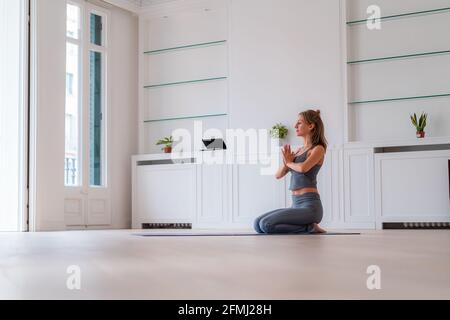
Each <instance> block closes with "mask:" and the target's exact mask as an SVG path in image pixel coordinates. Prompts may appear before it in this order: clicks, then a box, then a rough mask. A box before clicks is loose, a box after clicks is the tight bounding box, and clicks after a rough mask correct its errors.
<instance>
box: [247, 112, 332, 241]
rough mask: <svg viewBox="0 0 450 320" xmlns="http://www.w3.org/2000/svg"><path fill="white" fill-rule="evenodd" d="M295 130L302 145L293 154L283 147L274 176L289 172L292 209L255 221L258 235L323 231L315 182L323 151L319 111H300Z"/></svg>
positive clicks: (324, 142)
mask: <svg viewBox="0 0 450 320" xmlns="http://www.w3.org/2000/svg"><path fill="white" fill-rule="evenodd" d="M295 129H296V132H297V136H299V137H302V138H303V141H304V144H303V145H304V146H303V148H300V149H299V150H297V151H296V152H292V151H291V147H290V146H289V145H285V146H283V148H282V154H283V165H282V166H281V167H280V168H279V169H278V171H277V173H276V175H275V177H276V178H277V179H281V178H283V177H284V176H285V175H286V174H287V173H288V172H290V173H291V183H290V187H289V189H290V190H291V191H292V207H291V208H284V209H277V210H274V211H270V212H267V213H265V214H263V215H261V216H259V217H258V218H256V220H255V223H254V228H255V230H256V231H257V232H258V233H323V232H326V231H325V230H323V229H322V228H320V227H319V223H320V221H322V216H323V208H322V202H321V200H320V195H319V192H318V190H317V179H316V177H317V173H318V172H319V170H320V168H321V166H322V165H323V162H324V158H325V152H326V148H327V141H326V139H325V133H324V125H323V122H322V119H321V117H320V111H319V110H317V111H314V110H307V111H304V112H301V113H300V114H299V117H298V120H297V123H296V124H295Z"/></svg>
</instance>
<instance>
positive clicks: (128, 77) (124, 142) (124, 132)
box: [109, 8, 138, 228]
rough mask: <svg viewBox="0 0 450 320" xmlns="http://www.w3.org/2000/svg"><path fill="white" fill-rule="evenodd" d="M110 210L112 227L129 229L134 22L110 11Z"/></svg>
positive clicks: (134, 135)
mask: <svg viewBox="0 0 450 320" xmlns="http://www.w3.org/2000/svg"><path fill="white" fill-rule="evenodd" d="M110 32H111V35H112V37H111V38H110V39H109V41H110V48H109V58H110V61H109V62H110V70H111V72H110V77H109V83H110V90H111V94H110V98H111V99H110V101H109V103H110V107H111V116H112V124H111V125H112V130H111V132H110V137H109V138H110V139H111V147H112V153H111V154H112V159H109V160H110V161H111V162H112V165H113V169H112V176H111V177H110V179H111V186H112V192H111V210H112V221H113V222H112V223H113V227H115V228H129V227H130V226H131V164H130V161H131V155H132V154H135V153H136V152H137V150H138V20H137V17H136V16H132V15H131V14H130V13H128V12H126V11H124V10H121V9H118V8H114V9H111V30H110Z"/></svg>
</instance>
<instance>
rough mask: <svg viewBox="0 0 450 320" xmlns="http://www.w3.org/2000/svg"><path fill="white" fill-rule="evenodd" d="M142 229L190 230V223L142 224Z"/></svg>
mask: <svg viewBox="0 0 450 320" xmlns="http://www.w3.org/2000/svg"><path fill="white" fill-rule="evenodd" d="M142 229H192V224H191V223H143V224H142Z"/></svg>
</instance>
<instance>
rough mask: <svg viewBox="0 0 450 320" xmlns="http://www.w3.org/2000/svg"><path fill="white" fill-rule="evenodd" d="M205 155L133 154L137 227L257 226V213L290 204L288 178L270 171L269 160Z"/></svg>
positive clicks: (135, 224) (134, 226) (134, 218)
mask: <svg viewBox="0 0 450 320" xmlns="http://www.w3.org/2000/svg"><path fill="white" fill-rule="evenodd" d="M204 156H205V155H197V156H195V157H194V158H192V159H191V161H192V163H185V164H179V163H178V164H173V163H172V162H173V160H172V159H170V157H169V156H165V155H162V156H158V155H138V156H135V157H133V161H132V162H133V165H132V172H133V173H132V175H133V183H132V185H133V192H132V198H133V201H132V207H133V228H135V229H141V228H142V227H143V224H146V223H192V227H193V228H227V227H231V228H252V226H253V221H254V219H255V218H256V217H257V216H259V215H261V214H263V213H265V212H267V211H270V210H274V209H278V208H282V207H285V198H286V190H285V187H286V183H285V180H276V179H275V178H274V177H273V174H270V175H268V174H266V173H267V172H265V170H264V169H266V170H267V165H263V164H249V163H247V164H239V163H234V164H228V163H226V161H224V162H223V163H208V162H207V161H204V160H205V159H203V158H201V157H204ZM202 159H203V161H201V160H202ZM165 163H171V164H165Z"/></svg>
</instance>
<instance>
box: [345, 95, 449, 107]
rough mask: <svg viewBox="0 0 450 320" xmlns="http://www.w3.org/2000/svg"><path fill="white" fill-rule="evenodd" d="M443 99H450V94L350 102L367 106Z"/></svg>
mask: <svg viewBox="0 0 450 320" xmlns="http://www.w3.org/2000/svg"><path fill="white" fill-rule="evenodd" d="M441 97H450V93H445V94H435V95H427V96H415V97H402V98H388V99H378V100H365V101H353V102H349V104H351V105H355V104H365V103H380V102H391V101H402V100H416V99H431V98H441Z"/></svg>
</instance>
